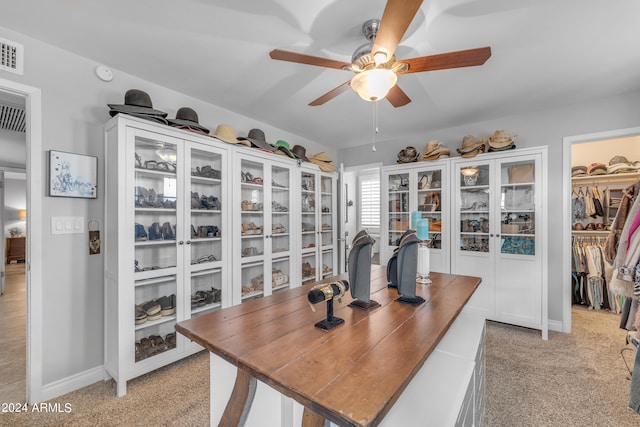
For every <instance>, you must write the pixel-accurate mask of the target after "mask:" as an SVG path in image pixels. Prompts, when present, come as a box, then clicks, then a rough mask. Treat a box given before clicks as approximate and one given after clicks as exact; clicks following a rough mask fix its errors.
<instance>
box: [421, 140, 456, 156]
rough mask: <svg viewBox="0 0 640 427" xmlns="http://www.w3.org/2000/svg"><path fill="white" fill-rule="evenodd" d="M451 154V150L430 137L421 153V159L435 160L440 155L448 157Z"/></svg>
mask: <svg viewBox="0 0 640 427" xmlns="http://www.w3.org/2000/svg"><path fill="white" fill-rule="evenodd" d="M450 155H451V151H449V149H448V148H447V147H445V146H444V144H443V143H442V142H440V141H436V140H435V139H432V140H431V141H429V142H427V146H426V147H425V149H424V152H423V153H422V160H423V161H425V160H436V159H439V158H440V157H449V156H450Z"/></svg>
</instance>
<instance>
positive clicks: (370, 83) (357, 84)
mask: <svg viewBox="0 0 640 427" xmlns="http://www.w3.org/2000/svg"><path fill="white" fill-rule="evenodd" d="M397 81H398V76H397V75H396V73H394V72H393V71H391V70H388V69H386V68H373V69H370V70H365V71H363V72H361V73H358V74H356V75H355V76H354V77H353V78H352V79H351V87H352V88H353V90H355V91H356V92H358V95H360V98H362V99H364V100H365V101H372V102H373V101H377V100H380V99H382V98H384V97H385V96H387V94H388V93H389V90H390V89H391V88H392V87H393V86H395V84H396V82H397Z"/></svg>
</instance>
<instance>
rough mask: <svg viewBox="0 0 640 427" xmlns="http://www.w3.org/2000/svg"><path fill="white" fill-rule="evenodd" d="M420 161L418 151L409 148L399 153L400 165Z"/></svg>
mask: <svg viewBox="0 0 640 427" xmlns="http://www.w3.org/2000/svg"><path fill="white" fill-rule="evenodd" d="M417 161H418V150H416V149H415V147H411V146H408V147H406V148H403V149H402V150H400V151H399V152H398V160H397V162H398V163H412V162H417Z"/></svg>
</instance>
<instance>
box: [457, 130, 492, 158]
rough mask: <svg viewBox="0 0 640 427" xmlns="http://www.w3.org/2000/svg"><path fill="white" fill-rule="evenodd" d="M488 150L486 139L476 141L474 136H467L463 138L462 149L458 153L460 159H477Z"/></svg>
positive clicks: (458, 149)
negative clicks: (476, 157)
mask: <svg viewBox="0 0 640 427" xmlns="http://www.w3.org/2000/svg"><path fill="white" fill-rule="evenodd" d="M486 149H487V141H486V140H484V139H476V137H474V136H473V135H467V136H465V137H464V138H462V147H460V148H457V149H456V151H457V152H458V155H460V157H465V158H469V157H475V156H477V155H478V154H480V153H484V152H485V151H486Z"/></svg>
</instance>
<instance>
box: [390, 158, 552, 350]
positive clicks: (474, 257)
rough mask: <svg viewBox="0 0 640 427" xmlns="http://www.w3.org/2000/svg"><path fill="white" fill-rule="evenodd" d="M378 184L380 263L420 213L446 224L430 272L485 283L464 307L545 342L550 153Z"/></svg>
mask: <svg viewBox="0 0 640 427" xmlns="http://www.w3.org/2000/svg"><path fill="white" fill-rule="evenodd" d="M523 171H529V173H530V175H529V176H527V172H524V173H523ZM523 177H524V178H523ZM381 184H382V186H381V188H382V190H381V191H382V194H381V204H382V206H381V212H382V218H381V222H382V224H381V262H382V263H383V264H385V263H386V262H387V261H388V259H389V258H390V257H391V255H392V254H393V250H394V249H395V248H396V247H397V241H398V239H399V237H400V236H401V235H402V233H404V232H405V231H406V230H407V229H408V228H410V227H411V226H412V224H411V212H414V211H420V212H422V217H424V218H428V219H429V222H430V228H431V224H432V223H433V222H435V221H441V227H440V230H441V231H440V233H436V232H433V231H430V233H429V234H430V236H429V237H430V238H431V239H432V248H431V251H430V266H431V271H436V272H444V273H453V274H463V275H470V276H479V277H481V278H482V283H481V284H480V286H479V287H478V289H477V290H476V292H475V293H474V294H473V296H472V297H471V299H470V300H469V302H468V303H467V306H466V309H467V310H469V311H470V312H472V313H477V314H480V315H482V316H484V317H485V318H487V319H490V320H496V321H500V322H505V323H510V324H514V325H519V326H525V327H529V328H534V329H539V330H541V331H542V337H543V338H544V339H546V338H547V331H548V301H547V299H548V296H547V287H548V283H547V282H548V275H547V245H548V240H547V149H546V147H539V148H528V149H519V150H507V151H503V152H495V153H485V154H481V155H478V156H476V157H473V158H469V159H465V158H461V157H455V158H449V159H441V160H437V161H433V162H416V163H408V164H402V165H394V166H388V167H383V168H382V169H381ZM436 195H438V198H439V200H438V201H434V199H435V196H436Z"/></svg>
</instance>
